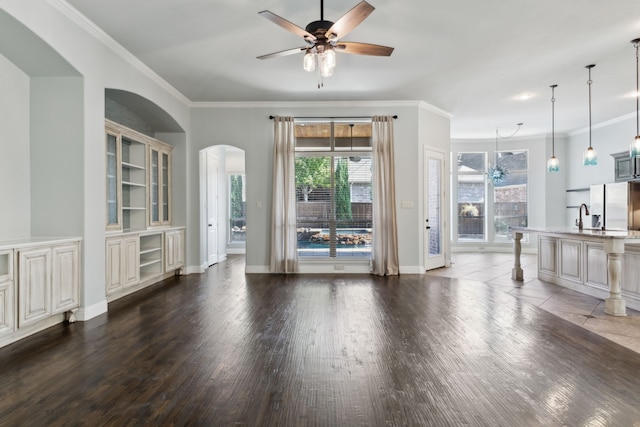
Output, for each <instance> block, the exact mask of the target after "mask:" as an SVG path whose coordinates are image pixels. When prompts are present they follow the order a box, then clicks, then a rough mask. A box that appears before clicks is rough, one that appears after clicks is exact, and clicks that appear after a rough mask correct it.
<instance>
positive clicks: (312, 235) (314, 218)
mask: <svg viewBox="0 0 640 427" xmlns="http://www.w3.org/2000/svg"><path fill="white" fill-rule="evenodd" d="M295 135H296V162H295V170H296V195H295V197H296V213H297V227H298V255H299V256H300V257H316V258H336V257H339V258H344V257H352V258H369V257H370V256H371V237H372V232H371V215H372V205H371V202H372V197H373V195H372V185H371V177H372V172H373V171H372V161H371V122H370V121H300V122H296V124H295Z"/></svg>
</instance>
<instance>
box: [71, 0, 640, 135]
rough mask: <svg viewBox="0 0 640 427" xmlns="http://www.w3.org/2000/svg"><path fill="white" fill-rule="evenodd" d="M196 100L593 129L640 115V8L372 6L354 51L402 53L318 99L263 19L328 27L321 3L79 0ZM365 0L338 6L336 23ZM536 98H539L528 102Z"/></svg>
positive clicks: (397, 1)
mask: <svg viewBox="0 0 640 427" xmlns="http://www.w3.org/2000/svg"><path fill="white" fill-rule="evenodd" d="M67 1H68V3H69V4H71V5H72V6H73V7H75V8H76V9H77V10H78V11H80V12H81V13H82V14H84V15H85V16H86V17H87V18H89V19H90V20H91V21H92V22H94V23H95V24H96V25H97V26H98V27H100V28H101V29H102V30H104V31H105V32H106V33H107V34H109V35H110V36H111V37H112V38H113V39H115V40H116V41H117V42H118V43H120V44H121V45H122V46H123V47H124V48H126V49H127V50H128V51H130V52H131V53H132V54H133V55H135V56H136V57H137V58H138V59H140V60H141V61H142V62H144V63H145V64H146V65H147V66H148V67H150V68H151V69H152V70H154V71H155V72H156V73H157V74H158V75H160V76H161V77H162V78H163V79H165V80H166V81H167V82H168V83H169V84H170V85H172V86H173V87H174V88H176V89H177V90H178V91H180V92H181V93H182V94H183V95H185V96H186V97H187V98H188V99H190V100H191V101H193V102H224V101H238V102H242V101H247V102H249V101H366V100H376V101H380V100H389V101H391V100H393V101H397V100H422V101H425V102H427V103H429V104H431V105H433V106H435V107H437V108H440V109H442V110H444V111H446V112H448V113H450V114H452V115H453V119H452V124H451V131H452V137H453V138H493V137H494V136H495V130H496V128H498V129H499V130H500V133H501V134H510V133H511V132H512V131H513V130H514V129H515V124H516V123H518V122H523V123H524V126H523V128H522V130H521V131H520V132H519V135H540V134H548V133H550V131H551V103H550V98H551V89H550V88H549V85H551V84H557V85H558V88H557V89H556V100H557V101H556V104H555V105H556V132H557V133H566V132H571V131H574V130H578V129H583V128H585V127H587V126H588V85H587V79H588V71H587V69H585V66H586V65H588V64H596V67H595V68H594V69H593V70H592V80H593V84H592V99H593V102H592V121H593V123H594V125H595V124H597V123H600V122H604V121H608V120H611V119H615V118H618V117H621V116H625V115H629V114H635V106H636V102H635V98H634V97H632V96H629V95H630V93H633V92H634V91H635V50H634V48H633V45H632V44H631V43H630V40H632V39H635V38H638V37H640V1H638V0H610V1H606V2H605V1H602V0H512V1H507V0H483V1H478V0H368V1H369V3H371V4H372V5H373V6H374V7H375V8H376V9H375V10H374V11H373V13H372V14H371V15H370V16H369V17H368V18H367V19H366V20H365V21H364V22H362V23H361V24H360V25H359V26H358V27H357V28H356V29H355V30H353V31H352V32H351V33H350V34H348V35H347V36H346V37H345V38H344V40H345V41H358V42H365V43H373V44H380V45H385V46H392V47H394V48H395V51H394V52H393V54H392V55H391V56H390V57H367V56H359V55H347V54H340V53H339V54H338V58H337V66H336V70H335V74H334V75H333V76H332V77H330V78H327V79H325V83H324V88H322V89H318V88H317V86H316V84H317V77H316V75H315V73H307V72H305V71H303V69H302V54H296V55H292V56H287V57H280V58H272V59H268V60H258V59H256V57H257V56H260V55H263V54H267V53H272V52H277V51H280V50H285V49H289V48H294V47H299V46H304V42H303V41H302V40H301V39H298V38H297V37H296V36H295V35H293V34H291V33H289V32H287V31H285V30H284V29H282V28H281V27H278V26H277V25H275V24H273V23H272V22H269V21H268V20H266V19H264V18H263V17H261V16H259V15H258V12H260V11H262V10H269V11H271V12H273V13H274V14H276V15H279V16H281V17H283V18H285V19H287V20H289V21H291V22H293V23H294V24H296V25H298V26H299V27H302V28H304V27H305V26H306V25H307V24H308V23H309V22H311V21H315V20H318V19H320V1H319V0H262V1H260V2H256V1H250V0H226V1H225V0H153V1H152V2H151V1H149V0H109V1H104V0H67ZM356 3H358V0H352V1H348V2H347V1H338V0H326V1H325V4H324V8H325V11H324V18H325V20H330V21H334V22H335V21H336V20H337V19H338V18H340V17H341V16H342V15H343V14H344V13H346V12H347V11H348V10H349V9H351V8H352V7H353V6H355V4H356ZM525 93H528V94H530V95H531V97H530V98H529V99H528V100H519V99H517V97H518V96H519V95H522V94H525Z"/></svg>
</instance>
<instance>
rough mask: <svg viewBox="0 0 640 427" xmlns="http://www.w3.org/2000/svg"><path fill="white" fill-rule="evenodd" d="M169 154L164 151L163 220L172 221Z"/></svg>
mask: <svg viewBox="0 0 640 427" xmlns="http://www.w3.org/2000/svg"><path fill="white" fill-rule="evenodd" d="M169 176H170V174H169V154H167V153H162V222H163V223H164V224H167V223H169V222H171V221H170V220H171V218H170V217H169V203H170V200H169Z"/></svg>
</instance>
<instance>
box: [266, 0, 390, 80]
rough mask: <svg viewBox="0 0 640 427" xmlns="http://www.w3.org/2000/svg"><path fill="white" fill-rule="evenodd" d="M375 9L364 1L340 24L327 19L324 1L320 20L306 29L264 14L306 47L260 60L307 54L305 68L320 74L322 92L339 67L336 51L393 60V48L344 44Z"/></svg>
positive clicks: (275, 53)
mask: <svg viewBox="0 0 640 427" xmlns="http://www.w3.org/2000/svg"><path fill="white" fill-rule="evenodd" d="M374 9H375V8H374V7H373V6H371V5H370V4H369V3H367V2H366V1H364V0H361V1H360V2H359V3H358V4H357V5H355V6H354V7H353V8H352V9H351V10H349V11H348V12H347V13H345V14H344V15H342V17H341V18H340V19H338V20H337V21H336V22H332V21H326V20H325V19H324V1H323V0H320V20H319V21H313V22H311V23H309V24H308V25H307V26H306V28H305V29H303V28H301V27H299V26H297V25H295V24H293V23H291V22H289V21H287V20H286V19H284V18H281V17H280V16H278V15H276V14H274V13H272V12H269V11H268V10H263V11H261V12H258V14H259V15H260V16H262V17H264V18H266V19H268V20H269V21H271V22H273V23H274V24H276V25H278V26H280V27H282V28H284V29H285V30H287V31H289V32H290V33H293V34H295V35H296V36H298V37H301V38H302V39H303V40H304V42H305V43H306V45H305V46H303V47H296V48H293V49H287V50H283V51H280V52H274V53H270V54H267V55H261V56H258V59H268V58H276V57H280V56H287V55H293V54H296V53H300V52H305V56H304V59H303V62H302V64H303V65H302V66H303V68H304V70H305V71H309V72H311V71H315V70H317V72H318V89H320V88H321V87H323V86H324V83H323V80H322V79H323V78H325V77H330V76H332V75H333V71H334V69H335V67H336V49H337V50H340V52H343V53H348V54H352V55H369V56H390V55H391V53H392V52H393V48H392V47H388V46H381V45H376V44H370V43H359V42H340V40H341V39H342V38H343V37H345V36H346V35H347V34H349V33H350V32H351V31H352V30H353V29H354V28H355V27H357V26H358V25H360V23H361V22H362V21H364V20H365V19H366V18H367V16H369V14H371V12H373V10H374Z"/></svg>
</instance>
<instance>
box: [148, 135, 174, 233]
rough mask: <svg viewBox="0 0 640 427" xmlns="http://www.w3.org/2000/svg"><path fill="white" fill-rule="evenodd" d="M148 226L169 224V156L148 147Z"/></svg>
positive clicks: (158, 149)
mask: <svg viewBox="0 0 640 427" xmlns="http://www.w3.org/2000/svg"><path fill="white" fill-rule="evenodd" d="M149 224H150V225H169V224H171V154H170V153H169V151H168V150H167V149H164V148H159V147H156V146H149Z"/></svg>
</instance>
